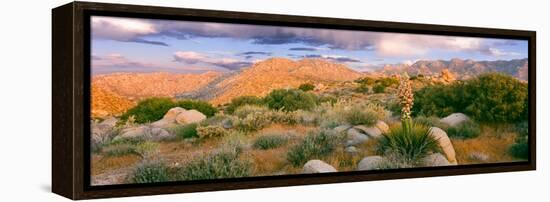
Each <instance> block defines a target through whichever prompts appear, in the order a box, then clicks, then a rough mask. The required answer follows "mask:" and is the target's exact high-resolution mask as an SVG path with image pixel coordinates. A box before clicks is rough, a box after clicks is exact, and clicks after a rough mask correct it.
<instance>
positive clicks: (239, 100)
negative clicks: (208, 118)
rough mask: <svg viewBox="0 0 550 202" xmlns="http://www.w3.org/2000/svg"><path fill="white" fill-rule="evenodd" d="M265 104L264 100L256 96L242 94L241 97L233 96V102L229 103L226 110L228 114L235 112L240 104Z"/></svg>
mask: <svg viewBox="0 0 550 202" xmlns="http://www.w3.org/2000/svg"><path fill="white" fill-rule="evenodd" d="M263 104H264V103H263V100H262V99H260V98H258V97H256V96H240V97H236V98H233V99H232V100H231V103H229V105H227V107H226V108H225V112H226V113H227V114H233V112H234V111H235V110H236V109H237V108H239V107H240V106H244V105H258V106H259V105H263Z"/></svg>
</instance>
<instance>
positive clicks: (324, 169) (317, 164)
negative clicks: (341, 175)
mask: <svg viewBox="0 0 550 202" xmlns="http://www.w3.org/2000/svg"><path fill="white" fill-rule="evenodd" d="M331 172H338V171H337V170H336V169H335V168H334V167H332V166H331V165H329V164H327V163H325V162H323V161H321V160H309V161H308V162H307V163H306V164H305V165H304V169H303V170H302V173H305V174H310V173H331Z"/></svg>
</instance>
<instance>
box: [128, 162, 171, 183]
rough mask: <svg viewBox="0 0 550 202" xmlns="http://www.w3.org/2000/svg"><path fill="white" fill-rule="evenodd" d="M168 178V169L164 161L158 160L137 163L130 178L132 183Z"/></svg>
mask: <svg viewBox="0 0 550 202" xmlns="http://www.w3.org/2000/svg"><path fill="white" fill-rule="evenodd" d="M169 180H170V173H169V169H168V167H167V166H166V165H164V163H160V162H145V163H142V164H140V165H138V166H137V168H136V169H135V170H134V172H133V175H132V178H131V181H132V182H133V183H154V182H166V181H169Z"/></svg>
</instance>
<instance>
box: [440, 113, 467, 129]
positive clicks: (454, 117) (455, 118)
mask: <svg viewBox="0 0 550 202" xmlns="http://www.w3.org/2000/svg"><path fill="white" fill-rule="evenodd" d="M468 120H470V118H469V117H468V116H466V115H465V114H463V113H452V114H451V115H449V116H447V117H445V118H442V119H441V120H440V121H441V123H444V124H447V125H449V126H451V127H454V126H457V125H460V124H461V123H464V122H466V121H468Z"/></svg>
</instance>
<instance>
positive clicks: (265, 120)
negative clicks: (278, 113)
mask: <svg viewBox="0 0 550 202" xmlns="http://www.w3.org/2000/svg"><path fill="white" fill-rule="evenodd" d="M269 124H271V117H270V114H269V113H251V114H248V115H247V116H246V117H245V118H242V119H239V120H237V121H236V123H235V126H236V128H237V129H238V130H240V131H243V132H252V131H257V130H260V129H262V128H264V127H266V126H268V125H269Z"/></svg>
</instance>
